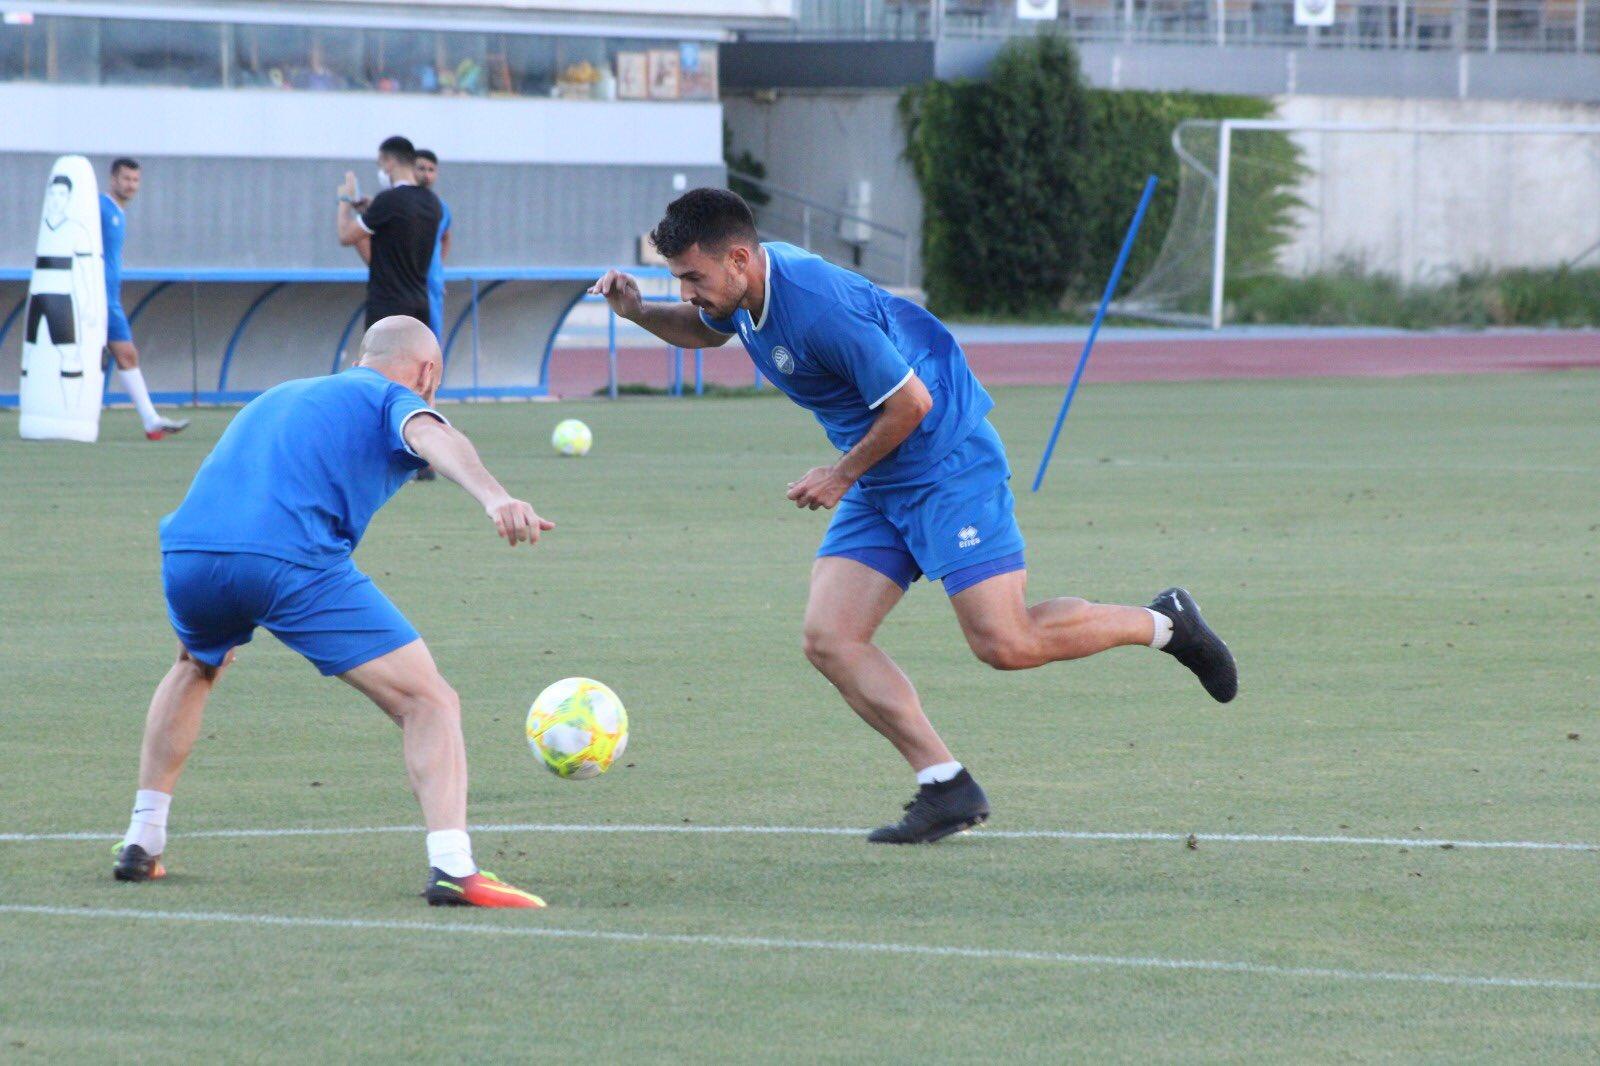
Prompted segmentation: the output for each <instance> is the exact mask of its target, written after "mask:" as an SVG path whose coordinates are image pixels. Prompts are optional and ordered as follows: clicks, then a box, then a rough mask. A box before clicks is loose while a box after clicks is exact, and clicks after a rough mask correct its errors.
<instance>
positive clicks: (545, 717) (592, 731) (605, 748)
mask: <svg viewBox="0 0 1600 1066" xmlns="http://www.w3.org/2000/svg"><path fill="white" fill-rule="evenodd" d="M527 731H528V744H529V745H530V746H531V747H532V748H533V753H534V754H535V755H537V756H538V757H539V761H540V762H542V763H544V767H545V769H546V770H549V771H550V772H551V773H553V774H555V775H556V776H557V777H566V778H571V779H572V780H575V781H581V780H583V779H584V778H587V777H598V776H599V775H601V774H603V773H605V772H606V770H607V769H609V768H610V766H611V763H612V762H613V761H614V760H615V759H616V758H617V756H619V755H621V754H622V752H623V750H624V749H625V748H627V746H628V712H627V711H626V710H625V709H624V708H623V706H622V701H621V700H619V699H617V694H616V693H615V692H612V691H611V690H610V689H609V688H607V687H606V686H604V685H602V684H601V683H600V682H598V681H592V680H590V679H589V678H587V677H569V678H566V679H565V680H562V681H557V682H556V683H555V684H553V685H551V686H550V687H549V688H547V689H545V690H544V691H543V692H541V693H539V698H538V699H536V700H534V701H533V706H532V707H530V708H528V725H527Z"/></svg>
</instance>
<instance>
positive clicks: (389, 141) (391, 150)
mask: <svg viewBox="0 0 1600 1066" xmlns="http://www.w3.org/2000/svg"><path fill="white" fill-rule="evenodd" d="M378 153H379V154H380V155H386V156H391V157H393V158H394V159H395V160H396V161H397V162H399V163H403V164H404V165H406V166H410V165H411V164H413V163H415V162H416V161H417V149H416V146H415V145H413V144H412V143H411V142H410V141H408V140H406V139H405V138H404V137H398V136H396V137H389V138H386V139H385V140H384V142H383V143H382V144H380V145H378Z"/></svg>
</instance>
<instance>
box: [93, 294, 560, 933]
mask: <svg viewBox="0 0 1600 1066" xmlns="http://www.w3.org/2000/svg"><path fill="white" fill-rule="evenodd" d="M440 363H441V360H440V356H439V344H438V341H437V340H436V339H435V338H434V336H433V333H432V331H431V330H429V329H428V327H427V326H426V325H424V324H423V323H422V322H420V321H418V320H417V319H414V318H407V317H404V316H399V315H397V316H393V317H390V318H385V319H381V320H380V321H378V322H376V323H375V324H374V325H373V326H372V328H371V329H369V330H367V333H366V335H365V337H363V338H362V342H361V357H360V363H359V365H357V366H355V367H352V368H351V369H349V370H346V371H345V372H344V373H342V374H333V375H330V376H328V377H320V378H305V379H302V380H298V381H289V382H285V383H284V384H282V385H278V386H276V387H275V388H272V389H268V390H267V391H266V392H264V393H262V394H261V396H259V397H258V398H256V399H255V400H252V401H251V402H250V403H249V404H246V405H245V407H244V409H243V410H241V411H240V412H239V413H238V414H237V415H235V416H234V418H233V421H232V422H230V423H229V424H228V428H227V429H226V430H225V431H224V432H223V434H222V438H221V439H220V440H218V441H217V445H216V447H215V448H214V449H212V452H211V454H210V455H208V456H207V457H206V460H205V462H203V463H201V464H200V470H199V472H197V473H196V474H195V477H194V481H193V483H192V484H190V486H189V491H188V493H187V494H186V495H185V496H184V498H183V502H182V503H180V504H179V505H178V509H177V510H176V511H173V512H172V513H171V514H169V515H167V516H166V517H165V518H163V519H162V520H161V552H162V556H161V559H162V562H161V581H162V586H163V588H164V590H165V592H166V600H167V617H168V618H169V619H170V621H171V623H172V628H173V630H174V632H176V633H177V636H178V642H179V648H178V660H177V662H176V663H174V664H173V666H172V669H171V670H169V671H168V672H167V676H166V678H165V679H163V680H162V682H161V684H160V685H159V686H158V687H157V688H156V692H155V696H154V697H153V698H152V699H151V701H150V710H149V714H148V716H147V717H146V720H145V733H144V744H143V748H142V749H141V752H140V758H139V788H138V791H137V793H136V794H135V797H134V805H133V817H132V820H131V822H130V824H129V826H128V831H127V833H126V834H125V835H124V837H123V840H122V843H121V844H120V845H119V846H118V849H117V858H116V862H115V864H114V866H113V868H112V874H113V876H114V877H115V878H116V879H117V880H119V881H151V880H155V879H157V878H160V877H162V876H164V874H165V872H166V871H165V867H164V865H163V864H162V861H161V858H162V855H163V853H164V852H165V850H166V839H167V812H168V810H169V808H170V806H171V803H172V792H173V789H174V788H175V787H176V786H177V783H178V777H179V775H180V774H181V773H182V771H183V764H184V762H185V761H186V760H187V759H188V757H189V752H190V750H191V749H192V748H193V747H194V742H195V738H196V736H197V735H198V734H199V732H200V722H201V718H202V716H203V714H204V712H205V706H206V701H207V699H209V697H210V695H211V690H212V689H213V688H214V687H215V686H216V683H217V680H218V679H219V678H220V677H221V676H222V674H223V672H224V671H225V670H226V669H227V667H228V666H229V664H230V663H232V662H233V659H234V654H235V649H237V648H238V647H239V646H240V645H241V644H246V643H248V642H249V641H250V639H251V637H252V635H253V634H254V632H255V630H256V628H257V627H258V626H259V627H261V628H263V629H265V630H267V632H269V633H271V634H272V635H273V636H275V637H277V638H278V639H279V640H281V641H282V642H283V643H285V644H287V645H288V646H289V647H290V648H293V649H294V650H295V651H297V652H299V653H300V654H301V655H302V656H304V657H305V658H306V659H307V660H309V661H310V662H311V664H312V665H313V666H315V667H316V668H317V669H318V670H319V671H320V672H321V673H323V674H324V675H327V676H334V677H338V678H339V679H340V680H342V681H344V682H345V683H347V684H349V685H350V686H351V687H353V688H355V689H357V690H358V691H360V692H361V693H363V694H364V695H366V696H367V697H368V698H369V699H371V700H372V701H373V702H374V703H376V704H377V705H378V707H379V708H380V709H382V710H383V712H384V713H385V714H387V715H388V716H389V717H390V718H391V719H392V720H393V721H394V722H395V723H396V724H397V725H399V726H400V728H401V747H402V749H403V752H404V755H405V763H406V770H407V772H408V774H409V775H410V778H411V787H412V791H413V792H414V793H415V794H416V796H417V800H418V802H419V803H420V804H421V806H422V814H423V821H424V822H425V823H426V826H427V830H428V834H427V848H428V865H429V873H428V880H427V884H426V887H425V889H424V893H423V894H424V896H425V897H426V899H427V901H428V902H429V903H430V904H434V905H467V906H480V907H542V906H544V902H543V901H542V900H540V899H539V898H538V897H537V896H534V895H532V894H531V893H527V892H524V891H522V890H521V889H518V888H513V887H512V886H510V885H508V884H506V883H505V882H504V881H501V880H500V879H499V878H497V877H495V876H494V875H493V874H490V873H487V872H485V871H481V870H479V869H478V867H477V865H476V864H475V863H474V861H473V858H472V847H471V842H470V840H469V838H468V836H467V832H466V829H467V756H466V747H465V745H464V743H463V740H462V736H461V701H460V699H459V698H458V697H457V696H456V693H455V690H454V689H452V688H451V687H450V685H449V684H448V683H447V682H446V681H445V679H444V678H443V677H442V676H441V675H440V673H439V668H438V666H437V665H436V664H435V663H434V661H433V656H432V654H431V653H430V652H429V651H428V646H427V645H426V644H425V643H423V641H422V638H421V637H420V636H419V635H418V634H417V631H416V629H415V628H414V627H413V626H412V625H411V623H410V622H409V621H407V620H406V617H405V615H403V614H401V613H400V610H399V609H398V608H397V607H395V605H394V604H393V603H391V602H390V601H389V598H388V597H387V596H385V595H384V594H383V592H382V591H381V590H379V588H378V586H377V585H375V584H373V582H372V579H371V578H369V577H367V576H366V575H365V574H363V573H362V572H361V571H360V570H358V569H357V568H356V566H355V563H354V562H353V561H352V559H351V553H352V552H354V551H355V549H356V546H357V545H358V544H360V543H361V538H362V535H363V534H365V533H366V530H367V526H368V524H369V523H370V522H371V521H372V517H373V515H375V514H376V513H377V512H378V510H379V509H380V508H381V507H382V506H383V505H384V504H385V503H387V502H388V501H389V499H390V497H392V496H393V495H394V494H395V493H396V492H397V491H398V490H399V488H400V486H401V485H403V484H405V483H406V482H407V481H408V480H410V478H411V476H412V475H413V474H414V473H415V472H416V471H417V470H418V469H419V468H420V467H421V466H422V465H423V464H424V463H431V464H432V465H433V466H434V468H435V469H437V470H438V471H439V472H440V473H441V474H443V475H444V476H445V477H447V478H449V479H450V480H451V481H454V482H455V483H456V484H458V485H460V486H461V487H462V488H464V489H465V490H466V491H467V492H468V493H469V494H470V495H471V496H472V497H473V498H474V499H475V500H477V501H478V503H479V504H480V505H481V506H482V507H483V510H484V514H485V515H486V516H487V517H488V519H489V520H490V522H491V523H492V524H493V525H494V528H495V531H496V532H497V533H498V534H499V535H500V536H501V537H502V538H503V539H504V540H505V541H506V543H507V544H509V545H511V546H512V547H515V546H516V545H517V544H518V543H520V542H527V543H529V544H532V543H536V542H537V541H538V540H539V535H540V534H541V533H542V532H544V531H547V530H549V529H552V528H554V526H553V524H552V523H550V522H547V521H545V520H544V519H542V518H540V517H539V516H538V515H537V514H535V513H534V510H533V508H532V507H531V506H529V505H528V504H527V503H526V502H524V501H522V500H519V499H516V498H515V497H513V496H511V494H510V493H508V492H507V491H506V490H505V488H504V487H502V486H501V484H500V483H499V482H498V481H496V480H495V478H494V476H493V475H491V474H490V473H489V471H488V470H486V469H484V466H483V463H482V461H481V460H480V459H479V458H478V453H477V450H476V449H475V448H473V446H472V442H471V441H469V440H468V439H467V438H466V437H465V436H464V435H463V434H461V433H460V432H459V431H458V430H456V429H454V428H452V427H451V425H450V424H449V422H448V421H446V420H445V418H444V416H443V415H441V414H439V412H437V411H435V410H434V409H433V406H432V404H433V397H434V393H435V391H436V390H437V389H438V387H439V375H440Z"/></svg>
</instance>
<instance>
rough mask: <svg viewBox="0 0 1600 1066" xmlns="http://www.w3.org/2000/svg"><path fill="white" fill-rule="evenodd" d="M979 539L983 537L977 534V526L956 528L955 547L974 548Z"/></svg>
mask: <svg viewBox="0 0 1600 1066" xmlns="http://www.w3.org/2000/svg"><path fill="white" fill-rule="evenodd" d="M981 540H983V538H982V537H980V536H978V527H977V526H962V527H961V528H960V529H958V530H956V547H958V548H976V547H977V546H978V542H979V541H981Z"/></svg>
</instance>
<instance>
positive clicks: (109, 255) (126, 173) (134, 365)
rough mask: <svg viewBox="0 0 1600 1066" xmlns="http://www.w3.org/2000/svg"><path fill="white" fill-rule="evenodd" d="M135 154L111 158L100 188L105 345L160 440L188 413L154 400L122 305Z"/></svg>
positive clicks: (181, 425)
mask: <svg viewBox="0 0 1600 1066" xmlns="http://www.w3.org/2000/svg"><path fill="white" fill-rule="evenodd" d="M139 178H140V167H139V163H138V161H137V160H134V159H128V158H126V157H124V158H122V159H116V160H113V161H112V163H111V182H110V184H109V185H107V186H106V188H107V189H108V190H109V191H107V192H103V193H101V194H100V244H101V248H102V249H103V251H104V254H105V264H106V348H107V349H108V350H109V351H110V352H111V358H112V359H114V360H116V363H117V378H118V379H119V380H120V381H121V382H122V387H123V388H124V389H126V390H127V393H128V398H129V399H130V400H132V401H133V406H134V408H135V409H136V410H137V411H138V412H139V421H140V422H142V423H144V435H145V437H146V438H148V439H149V440H160V439H162V438H163V437H165V436H167V435H169V434H172V433H181V432H183V431H184V430H185V429H186V428H188V425H189V420H188V419H187V418H166V417H163V416H162V415H161V413H160V412H158V411H157V410H156V408H155V404H153V403H151V402H150V389H149V388H148V387H147V386H146V385H145V383H144V372H143V371H142V370H140V369H139V349H138V348H136V347H134V345H133V327H132V326H131V325H129V324H128V315H127V312H125V311H123V309H122V245H123V242H124V241H126V240H127V238H128V214H127V211H126V210H125V209H126V208H127V206H128V202H129V201H130V200H132V199H133V198H134V197H135V196H137V195H138V193H139Z"/></svg>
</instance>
